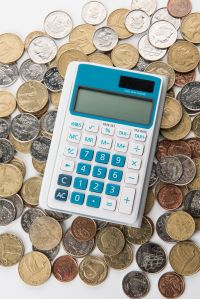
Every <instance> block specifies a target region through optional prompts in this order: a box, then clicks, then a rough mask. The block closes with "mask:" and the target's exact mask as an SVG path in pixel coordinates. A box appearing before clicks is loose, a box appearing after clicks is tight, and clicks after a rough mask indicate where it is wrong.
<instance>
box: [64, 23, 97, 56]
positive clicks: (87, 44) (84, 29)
mask: <svg viewBox="0 0 200 299" xmlns="http://www.w3.org/2000/svg"><path fill="white" fill-rule="evenodd" d="M95 30H96V29H95V27H94V26H92V25H89V24H83V25H79V26H77V27H75V28H74V29H73V30H72V31H71V33H70V35H69V41H70V43H76V44H77V45H78V46H79V47H80V48H81V50H82V51H83V53H84V54H86V55H88V54H91V53H93V52H94V51H96V48H95V46H94V44H93V35H94V33H95Z"/></svg>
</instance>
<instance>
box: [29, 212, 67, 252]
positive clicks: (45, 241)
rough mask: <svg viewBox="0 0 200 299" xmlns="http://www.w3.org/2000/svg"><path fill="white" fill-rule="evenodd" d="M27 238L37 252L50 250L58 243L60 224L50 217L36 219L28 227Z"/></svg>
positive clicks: (60, 231) (60, 237)
mask: <svg viewBox="0 0 200 299" xmlns="http://www.w3.org/2000/svg"><path fill="white" fill-rule="evenodd" d="M29 237H30V240H31V243H32V245H33V246H35V247H36V248H37V249H38V250H51V249H53V248H55V247H56V246H58V244H59V243H60V241H61V239H62V228H61V226H60V223H59V222H58V221H57V220H55V219H54V218H52V217H49V216H42V217H38V218H36V219H35V220H34V222H33V224H32V225H31V227H30V230H29Z"/></svg>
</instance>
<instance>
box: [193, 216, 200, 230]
mask: <svg viewBox="0 0 200 299" xmlns="http://www.w3.org/2000/svg"><path fill="white" fill-rule="evenodd" d="M194 222H195V230H196V231H199V230H200V218H194Z"/></svg>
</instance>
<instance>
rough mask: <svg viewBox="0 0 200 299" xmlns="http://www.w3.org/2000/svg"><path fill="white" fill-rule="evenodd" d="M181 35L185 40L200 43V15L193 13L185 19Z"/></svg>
mask: <svg viewBox="0 0 200 299" xmlns="http://www.w3.org/2000/svg"><path fill="white" fill-rule="evenodd" d="M180 30H181V34H182V36H183V38H184V39H186V40H187V41H189V42H191V43H193V44H199V43H200V13H198V12H195V13H191V14H189V15H188V16H186V17H185V18H183V20H182V23H181V28H180Z"/></svg>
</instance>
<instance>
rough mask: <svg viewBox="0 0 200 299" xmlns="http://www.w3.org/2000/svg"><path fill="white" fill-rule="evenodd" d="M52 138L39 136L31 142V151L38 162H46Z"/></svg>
mask: <svg viewBox="0 0 200 299" xmlns="http://www.w3.org/2000/svg"><path fill="white" fill-rule="evenodd" d="M50 145H51V139H50V138H47V137H45V136H38V137H37V138H36V139H35V140H34V141H33V143H32V144H31V149H30V153H31V156H32V158H33V159H35V160H37V161H38V162H46V161H47V158H48V154H49V148H50Z"/></svg>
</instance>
